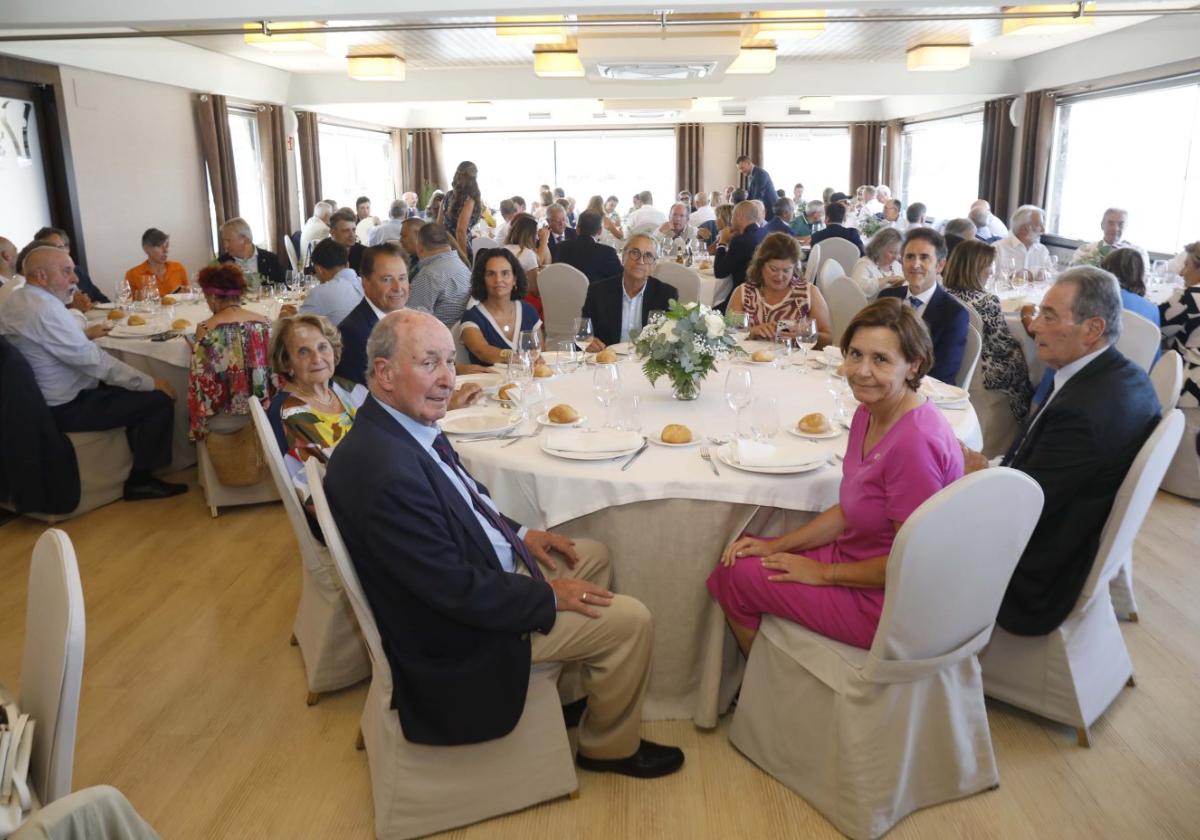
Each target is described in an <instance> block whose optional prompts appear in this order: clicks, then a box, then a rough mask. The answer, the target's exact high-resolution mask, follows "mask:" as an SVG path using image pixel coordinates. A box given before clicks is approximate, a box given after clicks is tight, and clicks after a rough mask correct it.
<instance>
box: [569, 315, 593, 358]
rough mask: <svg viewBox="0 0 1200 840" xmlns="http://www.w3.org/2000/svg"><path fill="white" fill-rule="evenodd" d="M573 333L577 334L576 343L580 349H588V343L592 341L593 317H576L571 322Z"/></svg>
mask: <svg viewBox="0 0 1200 840" xmlns="http://www.w3.org/2000/svg"><path fill="white" fill-rule="evenodd" d="M571 334H572V335H574V336H575V344H576V345H577V346H578V347H579V349H580V350H583V351H585V352H586V351H587V349H588V345H589V344H591V343H592V336H593V335H594V333H593V332H592V319H591V318H576V319H575V320H574V321H573V322H572V324H571Z"/></svg>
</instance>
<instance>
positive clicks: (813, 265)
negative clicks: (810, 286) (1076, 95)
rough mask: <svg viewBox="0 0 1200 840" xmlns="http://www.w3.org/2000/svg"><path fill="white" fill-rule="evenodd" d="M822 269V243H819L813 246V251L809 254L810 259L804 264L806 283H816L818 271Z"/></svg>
mask: <svg viewBox="0 0 1200 840" xmlns="http://www.w3.org/2000/svg"><path fill="white" fill-rule="evenodd" d="M820 268H821V243H820V242H818V243H817V244H816V245H814V246H812V250H810V251H809V252H808V259H807V260H806V261H805V263H804V282H806V283H816V282H817V270H818V269H820Z"/></svg>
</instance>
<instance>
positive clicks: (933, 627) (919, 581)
mask: <svg viewBox="0 0 1200 840" xmlns="http://www.w3.org/2000/svg"><path fill="white" fill-rule="evenodd" d="M1042 502H1043V496H1042V488H1041V487H1039V486H1038V484H1037V482H1036V481H1034V480H1033V479H1032V478H1030V477H1029V476H1027V475H1025V474H1024V473H1022V472H1019V471H1018V470H1013V469H1009V468H1007V467H993V468H990V469H986V470H979V471H978V472H975V473H972V474H971V475H968V476H965V477H964V478H961V479H959V480H958V481H956V482H954V483H953V484H951V485H950V486H949V487H946V488H945V489H943V490H941V491H940V492H938V493H936V494H934V495H933V496H932V497H930V498H929V499H927V500H926V501H925V503H924V504H922V505H921V506H920V507H919V508H917V509H916V510H915V511H913V514H912V515H911V516H910V517H909V518H908V519H907V520H906V521H905V523H904V525H903V526H902V527H901V528H900V531H899V532H898V533H897V534H896V539H895V542H893V543H892V551H891V555H890V556H889V557H888V563H887V582H886V585H885V588H884V592H885V593H886V594H885V596H884V602H883V614H882V615H881V616H880V619H879V629H878V630H877V631H876V633H875V641H874V643H873V644H872V645H871V653H872V654H873V655H874V656H875V657H877V658H879V659H883V660H913V659H932V658H934V657H937V656H941V655H943V654H945V653H949V652H951V651H953V650H956V649H957V648H959V647H961V646H962V645H963V644H965V643H966V642H967V641H969V640H970V639H972V638H973V637H975V636H976V635H978V634H979V633H980V632H982V631H983V630H985V629H986V628H987V627H989V626H990V625H991V624H992V623H993V622H994V621H995V620H996V615H997V613H998V612H999V611H1000V601H1001V599H1002V598H1003V597H1004V590H1005V589H1006V588H1007V587H1008V580H1009V578H1011V577H1012V573H1013V570H1014V569H1015V568H1016V566H1017V560H1019V559H1020V557H1021V553H1022V552H1023V551H1024V550H1025V544H1026V543H1027V542H1029V537H1030V535H1031V534H1032V533H1033V529H1034V526H1035V525H1037V521H1038V517H1039V516H1041V513H1042Z"/></svg>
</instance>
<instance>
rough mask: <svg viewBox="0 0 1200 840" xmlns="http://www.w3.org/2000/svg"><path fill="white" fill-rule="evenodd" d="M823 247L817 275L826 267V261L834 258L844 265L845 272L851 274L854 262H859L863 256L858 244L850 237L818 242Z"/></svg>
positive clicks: (843, 271)
mask: <svg viewBox="0 0 1200 840" xmlns="http://www.w3.org/2000/svg"><path fill="white" fill-rule="evenodd" d="M817 245H818V246H820V248H821V264H820V265H818V266H817V276H820V271H821V269H822V268H824V266H825V263H827V262H829V261H830V260H833V261H834V262H836V263H837V264H838V265H840V266H841V267H842V273H843V274H850V273H851V272H852V271H854V264H855V263H856V262H858V258H859V257H861V256H862V254H860V253H859V252H858V246H857V245H855V244H854V243H853V242H851V241H849V240H848V239H838V238H837V237H834V238H832V239H824V240H822V241H820V242H818V243H817Z"/></svg>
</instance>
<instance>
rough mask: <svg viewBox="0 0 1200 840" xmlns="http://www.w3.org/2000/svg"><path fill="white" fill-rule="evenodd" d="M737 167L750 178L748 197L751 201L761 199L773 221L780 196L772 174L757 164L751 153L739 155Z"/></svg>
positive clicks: (747, 186) (768, 218)
mask: <svg viewBox="0 0 1200 840" xmlns="http://www.w3.org/2000/svg"><path fill="white" fill-rule="evenodd" d="M737 168H738V172H740V173H742V175H744V176H746V178H747V179H748V180H747V181H746V198H747V199H749V200H750V201H761V202H762V203H763V207H764V208H765V209H766V211H767V221H768V222H769V221H771V219H772V218H774V216H775V211H774V207H775V200H776V199H777V198H779V196H778V195H776V193H775V183H774V182H773V181H772V180H771V176H770V175H768V174H767V170H765V169H763V168H762V167H761V166H755V165H754V161H752V160H750V156H749V155H740V156H739V157H738V159H737Z"/></svg>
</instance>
